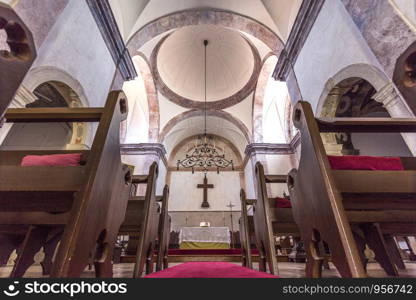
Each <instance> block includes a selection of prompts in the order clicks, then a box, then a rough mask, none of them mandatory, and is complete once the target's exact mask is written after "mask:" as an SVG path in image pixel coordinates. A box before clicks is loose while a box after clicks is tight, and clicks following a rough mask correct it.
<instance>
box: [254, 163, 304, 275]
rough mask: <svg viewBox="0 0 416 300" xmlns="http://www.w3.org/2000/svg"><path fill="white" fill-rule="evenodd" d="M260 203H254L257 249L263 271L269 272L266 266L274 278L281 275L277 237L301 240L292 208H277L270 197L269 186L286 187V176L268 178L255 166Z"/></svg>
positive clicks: (257, 200) (261, 167)
mask: <svg viewBox="0 0 416 300" xmlns="http://www.w3.org/2000/svg"><path fill="white" fill-rule="evenodd" d="M255 172H256V186H257V188H256V191H257V199H256V200H253V201H252V202H254V209H253V221H254V231H255V234H256V243H257V249H258V250H259V256H260V270H261V271H266V263H267V264H268V266H269V271H270V273H272V274H275V275H277V274H278V267H277V256H276V248H275V236H279V235H280V236H299V229H298V227H297V225H296V223H295V221H294V219H293V215H292V209H291V208H277V207H276V205H275V201H276V199H274V198H270V197H269V196H268V193H267V188H266V184H267V183H286V182H287V176H286V175H266V174H265V172H264V167H263V165H262V164H261V163H260V162H257V164H256V170H255Z"/></svg>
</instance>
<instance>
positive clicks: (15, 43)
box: [0, 3, 36, 127]
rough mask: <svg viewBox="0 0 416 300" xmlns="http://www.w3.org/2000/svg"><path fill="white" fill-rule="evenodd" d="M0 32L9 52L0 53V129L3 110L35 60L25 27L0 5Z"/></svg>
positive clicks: (13, 14) (30, 40)
mask: <svg viewBox="0 0 416 300" xmlns="http://www.w3.org/2000/svg"><path fill="white" fill-rule="evenodd" d="M0 30H4V31H5V32H6V34H7V44H8V45H9V48H10V51H0V91H1V94H0V127H1V119H2V118H3V114H4V112H5V110H6V109H7V108H8V107H9V105H10V103H11V101H12V99H13V97H14V95H15V94H16V91H17V89H18V88H19V86H20V84H21V83H22V81H23V78H24V77H25V76H26V73H27V72H28V71H29V69H30V67H31V66H32V63H33V61H34V60H35V58H36V48H35V43H34V42H33V37H32V34H31V32H30V31H29V29H28V28H27V26H26V25H25V24H24V23H23V21H22V20H21V19H20V18H19V16H18V15H17V14H16V13H15V12H14V11H13V9H12V8H11V7H10V6H8V5H6V4H3V3H0Z"/></svg>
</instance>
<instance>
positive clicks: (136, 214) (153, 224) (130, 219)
mask: <svg viewBox="0 0 416 300" xmlns="http://www.w3.org/2000/svg"><path fill="white" fill-rule="evenodd" d="M158 172H159V171H158V165H157V163H156V162H154V163H153V164H152V165H151V166H150V168H149V173H148V175H138V176H133V179H132V182H133V185H138V184H146V193H145V196H134V195H131V197H130V199H129V201H128V205H127V212H126V218H125V220H124V222H123V224H122V226H121V227H120V231H119V235H128V236H129V241H128V244H127V250H126V255H124V256H121V258H120V262H121V263H131V262H134V263H135V266H134V271H133V277H135V278H136V277H141V275H142V274H143V271H144V267H145V266H146V274H150V273H152V272H153V262H154V254H155V250H156V241H157V240H158V239H160V241H161V242H159V249H158V250H160V248H161V247H162V249H161V250H162V251H159V252H158V255H162V258H161V259H159V258H158V259H157V260H156V261H157V262H158V263H157V265H158V268H162V265H163V261H164V256H165V255H166V253H167V251H166V250H167V249H165V248H167V245H166V240H167V237H166V236H165V232H163V230H162V229H161V228H159V227H160V226H162V225H163V229H167V227H168V224H167V223H169V222H168V221H169V215H168V207H167V205H168V197H169V188H168V187H167V186H165V188H164V191H163V196H161V197H157V196H156V181H157V177H158ZM133 190H135V189H133ZM158 202H161V203H162V207H160V206H159V204H158ZM162 212H163V214H165V215H162ZM162 223H163V224H162ZM167 235H168V236H169V233H167ZM160 261H161V262H160ZM161 263H162V265H161Z"/></svg>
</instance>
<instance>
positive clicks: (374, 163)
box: [328, 155, 404, 171]
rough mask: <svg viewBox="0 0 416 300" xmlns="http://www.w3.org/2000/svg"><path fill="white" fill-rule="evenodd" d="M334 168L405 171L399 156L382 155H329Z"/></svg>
mask: <svg viewBox="0 0 416 300" xmlns="http://www.w3.org/2000/svg"><path fill="white" fill-rule="evenodd" d="M328 160H329V163H330V165H331V167H332V169H333V170H373V171H403V170H404V167H403V164H402V161H401V160H400V158H399V157H380V156H352V155H346V156H328Z"/></svg>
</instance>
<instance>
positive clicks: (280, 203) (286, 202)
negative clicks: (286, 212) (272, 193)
mask: <svg viewBox="0 0 416 300" xmlns="http://www.w3.org/2000/svg"><path fill="white" fill-rule="evenodd" d="M275 205H276V207H277V208H292V203H290V199H288V198H279V197H277V198H276V201H275Z"/></svg>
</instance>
